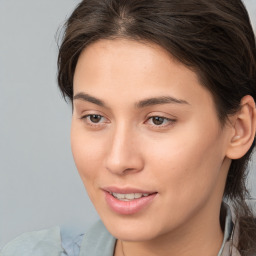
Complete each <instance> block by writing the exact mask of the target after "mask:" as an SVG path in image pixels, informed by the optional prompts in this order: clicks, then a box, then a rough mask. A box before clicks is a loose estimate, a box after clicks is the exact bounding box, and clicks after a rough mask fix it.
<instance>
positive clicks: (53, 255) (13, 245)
mask: <svg viewBox="0 0 256 256" xmlns="http://www.w3.org/2000/svg"><path fill="white" fill-rule="evenodd" d="M62 252H63V249H62V245H61V235H60V227H58V226H55V227H52V228H49V229H44V230H40V231H33V232H27V233H24V234H22V235H19V236H18V237H17V238H15V239H14V240H12V241H11V242H9V243H8V244H7V245H6V246H4V248H3V249H2V250H1V252H0V256H22V255H26V256H44V255H47V256H59V255H61V253H62Z"/></svg>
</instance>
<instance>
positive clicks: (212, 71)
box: [58, 0, 256, 256]
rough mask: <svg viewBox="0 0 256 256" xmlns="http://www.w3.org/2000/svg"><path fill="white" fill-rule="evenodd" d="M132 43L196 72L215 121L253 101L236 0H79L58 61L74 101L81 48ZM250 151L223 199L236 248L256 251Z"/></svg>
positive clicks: (254, 65) (245, 28)
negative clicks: (234, 222) (232, 216)
mask: <svg viewBox="0 0 256 256" xmlns="http://www.w3.org/2000/svg"><path fill="white" fill-rule="evenodd" d="M118 37H121V38H129V39H132V40H137V41H149V42H153V43H156V44H158V45H160V46H162V47H163V48H165V49H166V50H167V51H169V52H170V53H171V54H172V56H174V57H175V58H176V59H177V60H178V61H180V62H181V63H183V64H185V65H186V66H188V67H189V68H191V69H193V70H194V71H195V72H196V73H197V74H198V77H199V78H200V80H201V82H202V85H203V86H205V87H206V88H207V89H208V90H209V91H210V92H211V93H212V95H213V98H214V101H215V105H216V109H217V113H218V116H219V120H220V122H221V124H222V125H223V124H224V123H225V122H226V120H227V119H228V115H230V114H233V113H235V112H236V111H237V110H238V109H239V107H240V101H241V98H242V97H243V96H245V95H251V96H252V97H253V98H254V100H256V46H255V37H254V34H253V31H252V27H251V24H250V20H249V17H248V13H247V11H246V9H245V7H244V5H243V3H242V2H241V0H225V1H224V0H84V1H82V2H81V3H80V4H79V5H78V6H77V8H76V9H75V10H74V12H73V13H72V15H71V16H70V18H69V19H68V21H67V23H66V28H65V34H64V39H63V42H62V44H61V46H60V50H59V58H58V68H59V73H58V83H59V87H60V89H61V91H62V93H63V95H64V97H68V98H69V99H70V100H71V102H72V97H73V76H74V72H75V68H76V64H77V60H78V58H79V56H80V53H81V52H82V50H83V49H84V48H85V47H86V46H87V45H89V44H91V43H92V42H95V41H97V40H99V39H114V38H118ZM252 150H253V146H252V147H251V148H250V150H249V151H248V152H247V153H246V154H245V155H244V156H243V157H242V158H241V159H237V160H233V161H232V163H231V166H230V170H229V173H228V177H227V181H226V187H225V192H224V197H226V198H228V199H230V200H231V201H232V202H233V204H234V205H235V211H236V215H237V218H238V219H239V222H240V223H239V224H240V239H239V250H240V252H241V254H242V255H243V256H247V255H249V254H250V253H256V245H255V243H256V241H253V240H255V239H254V238H253V237H255V234H256V223H255V221H254V219H253V216H252V212H251V209H250V208H249V207H248V205H247V204H246V202H245V199H246V198H247V197H249V193H248V191H247V189H246V177H247V172H248V169H247V164H248V161H249V158H250V155H251V153H252Z"/></svg>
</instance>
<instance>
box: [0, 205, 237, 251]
mask: <svg viewBox="0 0 256 256" xmlns="http://www.w3.org/2000/svg"><path fill="white" fill-rule="evenodd" d="M221 216H223V220H224V222H223V223H222V224H223V228H224V238H223V243H222V246H221V248H220V251H219V253H218V255H217V256H241V255H240V253H239V252H238V250H237V249H236V246H237V244H236V243H237V237H238V236H237V232H238V227H236V225H234V223H233V221H232V215H231V211H230V208H229V207H228V205H226V204H225V203H223V204H222V207H221ZM221 219H222V217H221ZM71 233H72V234H71ZM115 244H116V238H114V237H113V236H112V235H111V234H110V233H109V232H108V230H107V229H106V228H105V226H104V224H103V223H102V222H101V221H98V222H97V223H96V224H95V225H93V226H92V228H91V229H90V230H89V231H88V232H87V233H86V234H85V235H84V234H83V233H81V234H77V233H74V232H73V231H72V232H70V230H68V229H65V228H61V227H57V226H56V227H53V228H51V229H47V230H41V231H36V232H30V233H24V234H22V235H20V236H19V237H17V238H16V239H14V240H13V241H11V242H9V243H8V244H7V245H6V246H5V247H4V248H3V250H2V251H1V252H0V256H46V255H47V256H113V254H114V249H115Z"/></svg>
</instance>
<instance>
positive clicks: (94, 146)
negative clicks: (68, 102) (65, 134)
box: [71, 122, 104, 189]
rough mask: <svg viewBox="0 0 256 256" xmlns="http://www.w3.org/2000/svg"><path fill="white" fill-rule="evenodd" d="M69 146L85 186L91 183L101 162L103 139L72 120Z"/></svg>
mask: <svg viewBox="0 0 256 256" xmlns="http://www.w3.org/2000/svg"><path fill="white" fill-rule="evenodd" d="M71 148H72V153H73V157H74V161H75V164H76V167H77V170H78V172H79V175H80V177H81V179H82V181H83V183H84V184H85V186H86V189H87V188H88V186H90V185H93V184H94V182H95V179H96V177H97V176H98V174H99V171H100V170H101V167H100V165H101V164H102V162H103V155H104V141H102V140H99V139H96V138H95V135H94V134H90V133H88V132H85V131H84V129H83V128H82V127H80V125H79V124H76V123H75V122H72V126H71Z"/></svg>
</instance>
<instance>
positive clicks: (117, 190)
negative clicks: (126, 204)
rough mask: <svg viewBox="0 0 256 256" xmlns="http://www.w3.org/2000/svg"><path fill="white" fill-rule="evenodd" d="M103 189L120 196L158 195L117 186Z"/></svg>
mask: <svg viewBox="0 0 256 256" xmlns="http://www.w3.org/2000/svg"><path fill="white" fill-rule="evenodd" d="M102 189H103V190H104V191H107V192H109V193H118V194H132V193H141V194H153V193H157V192H156V191H152V190H151V191H150V190H142V189H138V188H133V187H123V188H120V187H116V186H109V187H103V188H102Z"/></svg>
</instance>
